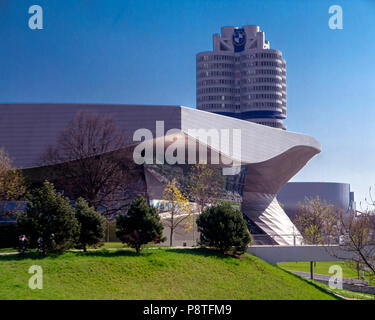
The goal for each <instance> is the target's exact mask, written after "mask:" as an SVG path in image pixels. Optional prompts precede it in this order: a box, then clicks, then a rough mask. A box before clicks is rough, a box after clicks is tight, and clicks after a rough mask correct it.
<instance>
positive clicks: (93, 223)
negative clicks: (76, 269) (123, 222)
mask: <svg viewBox="0 0 375 320" xmlns="http://www.w3.org/2000/svg"><path fill="white" fill-rule="evenodd" d="M75 209H76V218H77V220H78V223H79V225H80V233H79V239H78V242H77V244H78V246H79V247H80V248H82V249H83V250H84V251H86V248H87V246H88V245H89V246H92V245H96V244H98V243H99V242H100V241H101V240H102V239H103V237H104V233H105V228H106V220H105V218H104V217H103V216H101V215H100V214H99V213H98V212H96V211H95V209H94V208H93V207H90V206H89V204H88V202H87V201H85V200H84V199H83V198H79V199H78V200H77V203H76V206H75Z"/></svg>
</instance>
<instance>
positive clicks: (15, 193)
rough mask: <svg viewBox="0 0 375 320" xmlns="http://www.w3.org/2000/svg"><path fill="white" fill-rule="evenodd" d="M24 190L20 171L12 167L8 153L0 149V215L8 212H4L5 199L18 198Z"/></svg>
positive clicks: (22, 194)
mask: <svg viewBox="0 0 375 320" xmlns="http://www.w3.org/2000/svg"><path fill="white" fill-rule="evenodd" d="M25 192H26V188H25V183H24V178H23V175H22V173H21V171H20V170H17V169H15V168H13V167H12V161H11V159H10V158H9V156H8V154H7V153H6V152H5V151H4V150H3V149H0V216H2V215H5V214H8V213H7V212H6V203H7V201H12V200H19V199H21V198H22V197H23V196H24V194H25Z"/></svg>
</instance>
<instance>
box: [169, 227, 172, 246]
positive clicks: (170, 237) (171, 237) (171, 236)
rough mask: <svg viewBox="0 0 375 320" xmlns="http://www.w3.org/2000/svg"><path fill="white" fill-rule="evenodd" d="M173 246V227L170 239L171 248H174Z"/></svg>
mask: <svg viewBox="0 0 375 320" xmlns="http://www.w3.org/2000/svg"><path fill="white" fill-rule="evenodd" d="M172 245H173V227H172V228H171V234H170V238H169V246H170V247H172Z"/></svg>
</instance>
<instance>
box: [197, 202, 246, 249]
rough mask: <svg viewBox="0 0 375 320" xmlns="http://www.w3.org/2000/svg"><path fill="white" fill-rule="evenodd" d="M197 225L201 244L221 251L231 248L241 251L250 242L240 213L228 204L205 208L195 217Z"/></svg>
mask: <svg viewBox="0 0 375 320" xmlns="http://www.w3.org/2000/svg"><path fill="white" fill-rule="evenodd" d="M197 225H198V230H199V231H200V232H201V244H203V245H207V246H209V247H214V248H217V249H219V250H220V251H222V252H225V251H228V250H230V249H232V250H234V251H235V252H237V253H242V252H244V251H245V250H246V248H247V246H248V244H249V243H250V234H249V231H248V229H247V226H246V222H245V220H244V219H243V217H242V213H241V212H240V211H239V210H235V209H233V208H232V207H231V206H230V205H229V204H221V205H217V206H213V207H210V208H208V209H206V210H205V211H203V213H202V214H201V215H200V216H199V218H198V219H197Z"/></svg>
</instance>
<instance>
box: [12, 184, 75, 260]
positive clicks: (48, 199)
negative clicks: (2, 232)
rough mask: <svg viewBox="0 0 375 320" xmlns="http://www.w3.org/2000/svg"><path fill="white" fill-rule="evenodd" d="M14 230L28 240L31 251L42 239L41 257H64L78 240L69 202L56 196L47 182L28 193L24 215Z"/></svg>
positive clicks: (20, 217)
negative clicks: (45, 254)
mask: <svg viewBox="0 0 375 320" xmlns="http://www.w3.org/2000/svg"><path fill="white" fill-rule="evenodd" d="M17 226H18V229H19V230H20V232H21V233H23V234H25V235H26V237H27V238H28V241H29V245H30V247H36V246H37V240H38V238H39V237H41V238H42V239H43V244H42V249H43V252H44V253H47V252H59V253H63V252H64V251H65V250H67V249H69V248H71V247H72V246H73V245H74V244H75V242H76V240H77V238H78V236H79V223H78V221H77V218H76V217H75V212H74V209H73V208H72V207H71V206H70V204H69V199H68V198H64V197H63V196H62V195H61V194H60V193H56V191H55V189H54V186H53V184H52V183H49V182H47V181H46V182H45V183H44V184H43V186H42V187H41V188H37V189H34V190H33V191H32V192H31V195H30V196H29V197H28V201H27V203H26V209H25V211H24V212H23V213H21V214H19V215H18V216H17Z"/></svg>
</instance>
